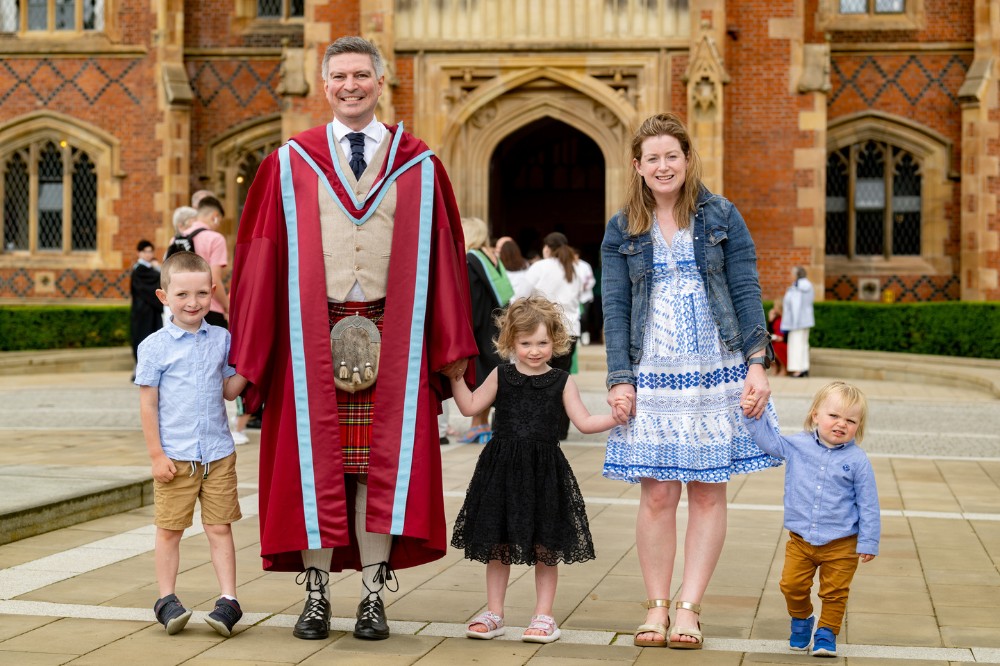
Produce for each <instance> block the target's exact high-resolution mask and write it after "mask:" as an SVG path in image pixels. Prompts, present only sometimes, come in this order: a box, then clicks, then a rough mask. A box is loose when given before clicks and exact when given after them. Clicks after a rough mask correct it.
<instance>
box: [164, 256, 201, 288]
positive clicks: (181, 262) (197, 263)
mask: <svg viewBox="0 0 1000 666" xmlns="http://www.w3.org/2000/svg"><path fill="white" fill-rule="evenodd" d="M174 273H208V281H209V283H211V282H212V268H211V267H210V266H209V265H208V262H207V261H205V260H204V259H203V258H202V257H201V256H199V255H197V254H195V253H194V252H175V253H174V254H172V255H170V256H169V257H167V259H166V261H164V262H163V265H162V266H160V289H162V290H163V291H167V287H169V286H170V276H171V275H173V274H174Z"/></svg>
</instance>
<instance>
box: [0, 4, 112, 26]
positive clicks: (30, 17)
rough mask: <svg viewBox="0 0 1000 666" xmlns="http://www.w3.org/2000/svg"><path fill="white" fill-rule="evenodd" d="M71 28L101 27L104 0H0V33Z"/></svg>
mask: <svg viewBox="0 0 1000 666" xmlns="http://www.w3.org/2000/svg"><path fill="white" fill-rule="evenodd" d="M22 5H23V6H24V8H25V10H26V11H25V12H24V13H23V14H22V12H21V7H22ZM74 30H77V31H99V30H104V0H0V32H5V33H16V32H50V31H51V32H66V31H74Z"/></svg>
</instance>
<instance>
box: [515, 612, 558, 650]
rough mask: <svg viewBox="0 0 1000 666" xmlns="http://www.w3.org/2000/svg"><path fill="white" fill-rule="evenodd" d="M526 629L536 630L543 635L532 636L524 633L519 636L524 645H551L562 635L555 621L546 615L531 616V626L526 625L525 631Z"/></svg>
mask: <svg viewBox="0 0 1000 666" xmlns="http://www.w3.org/2000/svg"><path fill="white" fill-rule="evenodd" d="M528 629H538V630H539V631H544V632H545V634H543V635H541V636H533V635H531V634H528V633H525V634H523V635H522V636H521V640H522V641H524V642H525V643H551V642H553V641H557V640H559V636H561V635H562V632H561V631H560V630H559V627H558V626H556V621H555V620H554V619H553V618H552V617H550V616H548V615H532V616H531V624H529V625H528V627H527V629H525V631H527V630H528Z"/></svg>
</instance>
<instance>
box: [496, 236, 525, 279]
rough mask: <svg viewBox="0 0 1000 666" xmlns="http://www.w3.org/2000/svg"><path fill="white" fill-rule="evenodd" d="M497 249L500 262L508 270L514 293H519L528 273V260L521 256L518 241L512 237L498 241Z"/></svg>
mask: <svg viewBox="0 0 1000 666" xmlns="http://www.w3.org/2000/svg"><path fill="white" fill-rule="evenodd" d="M496 247H497V249H496V253H497V256H498V257H500V262H501V263H502V264H503V267H504V268H505V269H506V270H507V279H508V280H510V285H511V286H512V287H514V293H517V290H518V289H519V288H520V287H521V285H522V284H523V283H524V276H525V275H526V274H527V272H528V260H527V259H525V258H524V256H523V255H522V254H521V248H520V246H519V245H518V244H517V241H515V240H514V239H513V238H511V237H510V236H504V237H502V238H501V239H500V240H498V241H497V245H496Z"/></svg>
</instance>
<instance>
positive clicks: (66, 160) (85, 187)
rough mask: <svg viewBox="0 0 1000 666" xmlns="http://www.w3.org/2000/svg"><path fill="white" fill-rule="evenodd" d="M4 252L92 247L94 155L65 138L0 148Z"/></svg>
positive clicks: (95, 188)
mask: <svg viewBox="0 0 1000 666" xmlns="http://www.w3.org/2000/svg"><path fill="white" fill-rule="evenodd" d="M0 170H2V172H3V178H2V180H0V183H2V185H0V187H2V188H3V189H2V192H0V197H2V199H3V221H2V224H3V252H28V253H32V254H35V253H59V254H68V253H70V252H95V251H96V250H97V202H98V181H97V171H96V168H95V161H94V158H93V157H92V156H91V155H89V154H88V153H87V152H86V151H85V150H83V149H82V148H80V147H77V146H74V145H72V144H71V143H70V142H69V141H68V140H66V139H62V140H57V139H52V138H49V137H41V138H38V139H36V140H35V141H32V142H30V143H28V144H26V145H25V144H22V145H20V146H18V147H17V148H14V149H12V150H8V151H4V150H3V148H0Z"/></svg>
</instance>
